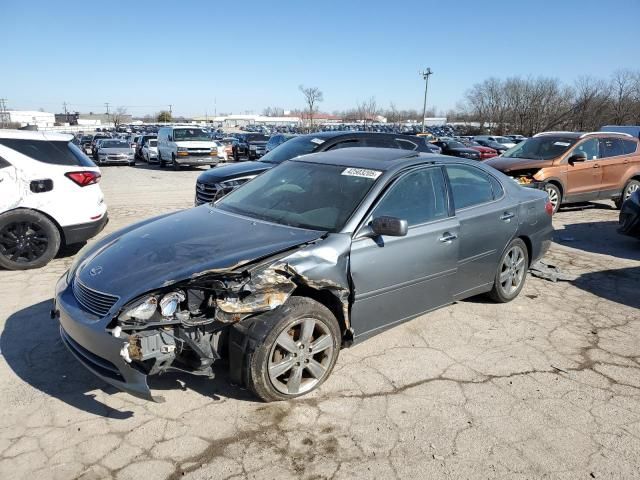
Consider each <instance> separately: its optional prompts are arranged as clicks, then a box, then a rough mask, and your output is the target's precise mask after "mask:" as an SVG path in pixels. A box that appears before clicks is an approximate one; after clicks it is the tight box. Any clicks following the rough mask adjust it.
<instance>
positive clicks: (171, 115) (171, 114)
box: [169, 104, 173, 117]
mask: <svg viewBox="0 0 640 480" xmlns="http://www.w3.org/2000/svg"><path fill="white" fill-rule="evenodd" d="M172 108H173V105H172V104H169V117H173V110H172Z"/></svg>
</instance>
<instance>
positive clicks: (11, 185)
mask: <svg viewBox="0 0 640 480" xmlns="http://www.w3.org/2000/svg"><path fill="white" fill-rule="evenodd" d="M72 140H73V136H72V135H63V134H59V133H43V132H34V131H23V130H0V268H7V269H10V270H26V269H29V268H38V267H42V266H44V265H46V264H47V263H48V262H49V261H50V260H51V259H52V258H53V257H55V255H56V254H57V253H58V249H59V248H60V246H62V245H69V244H73V243H81V242H84V241H86V240H88V239H89V238H91V237H93V236H94V235H97V234H98V233H99V232H100V231H101V230H102V229H103V228H104V226H105V224H106V223H107V206H106V204H105V203H104V196H103V194H102V190H101V189H100V187H99V186H98V182H99V181H100V169H99V168H98V167H96V165H95V164H94V163H93V162H92V161H91V160H90V159H89V158H88V157H87V156H86V155H85V153H84V152H83V151H82V150H80V148H79V147H77V146H76V145H74V144H73V143H72Z"/></svg>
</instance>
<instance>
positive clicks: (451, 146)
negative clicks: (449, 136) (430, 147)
mask: <svg viewBox="0 0 640 480" xmlns="http://www.w3.org/2000/svg"><path fill="white" fill-rule="evenodd" d="M434 143H435V144H436V145H437V146H438V147H440V148H441V149H442V154H443V155H451V156H454V157H461V158H468V159H470V160H480V152H479V151H477V150H474V149H473V148H469V147H467V146H466V145H464V144H463V143H461V142H458V141H456V140H439V141H437V142H434Z"/></svg>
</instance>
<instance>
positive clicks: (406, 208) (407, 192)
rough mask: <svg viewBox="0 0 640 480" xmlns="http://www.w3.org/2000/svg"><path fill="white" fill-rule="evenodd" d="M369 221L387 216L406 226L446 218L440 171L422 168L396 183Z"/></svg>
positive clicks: (443, 189)
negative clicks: (405, 223) (405, 222)
mask: <svg viewBox="0 0 640 480" xmlns="http://www.w3.org/2000/svg"><path fill="white" fill-rule="evenodd" d="M372 215H373V218H376V217H382V216H390V217H395V218H399V219H401V220H406V221H407V223H408V224H409V226H412V225H420V224H422V223H427V222H431V221H434V220H439V219H441V218H445V217H447V216H448V208H447V190H446V186H445V182H444V176H443V174H442V169H441V168H439V167H432V168H423V169H420V170H418V171H415V172H411V173H408V174H406V175H404V176H403V177H401V178H400V179H398V180H397V181H396V182H395V183H394V184H393V185H392V186H391V188H390V190H389V191H388V192H387V193H386V194H385V195H384V197H382V200H380V203H379V204H378V205H377V206H376V208H375V209H374V210H373V214H372Z"/></svg>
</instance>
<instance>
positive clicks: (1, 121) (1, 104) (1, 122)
mask: <svg viewBox="0 0 640 480" xmlns="http://www.w3.org/2000/svg"><path fill="white" fill-rule="evenodd" d="M6 113H7V99H6V98H0V127H2V128H4V126H5V116H6Z"/></svg>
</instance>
